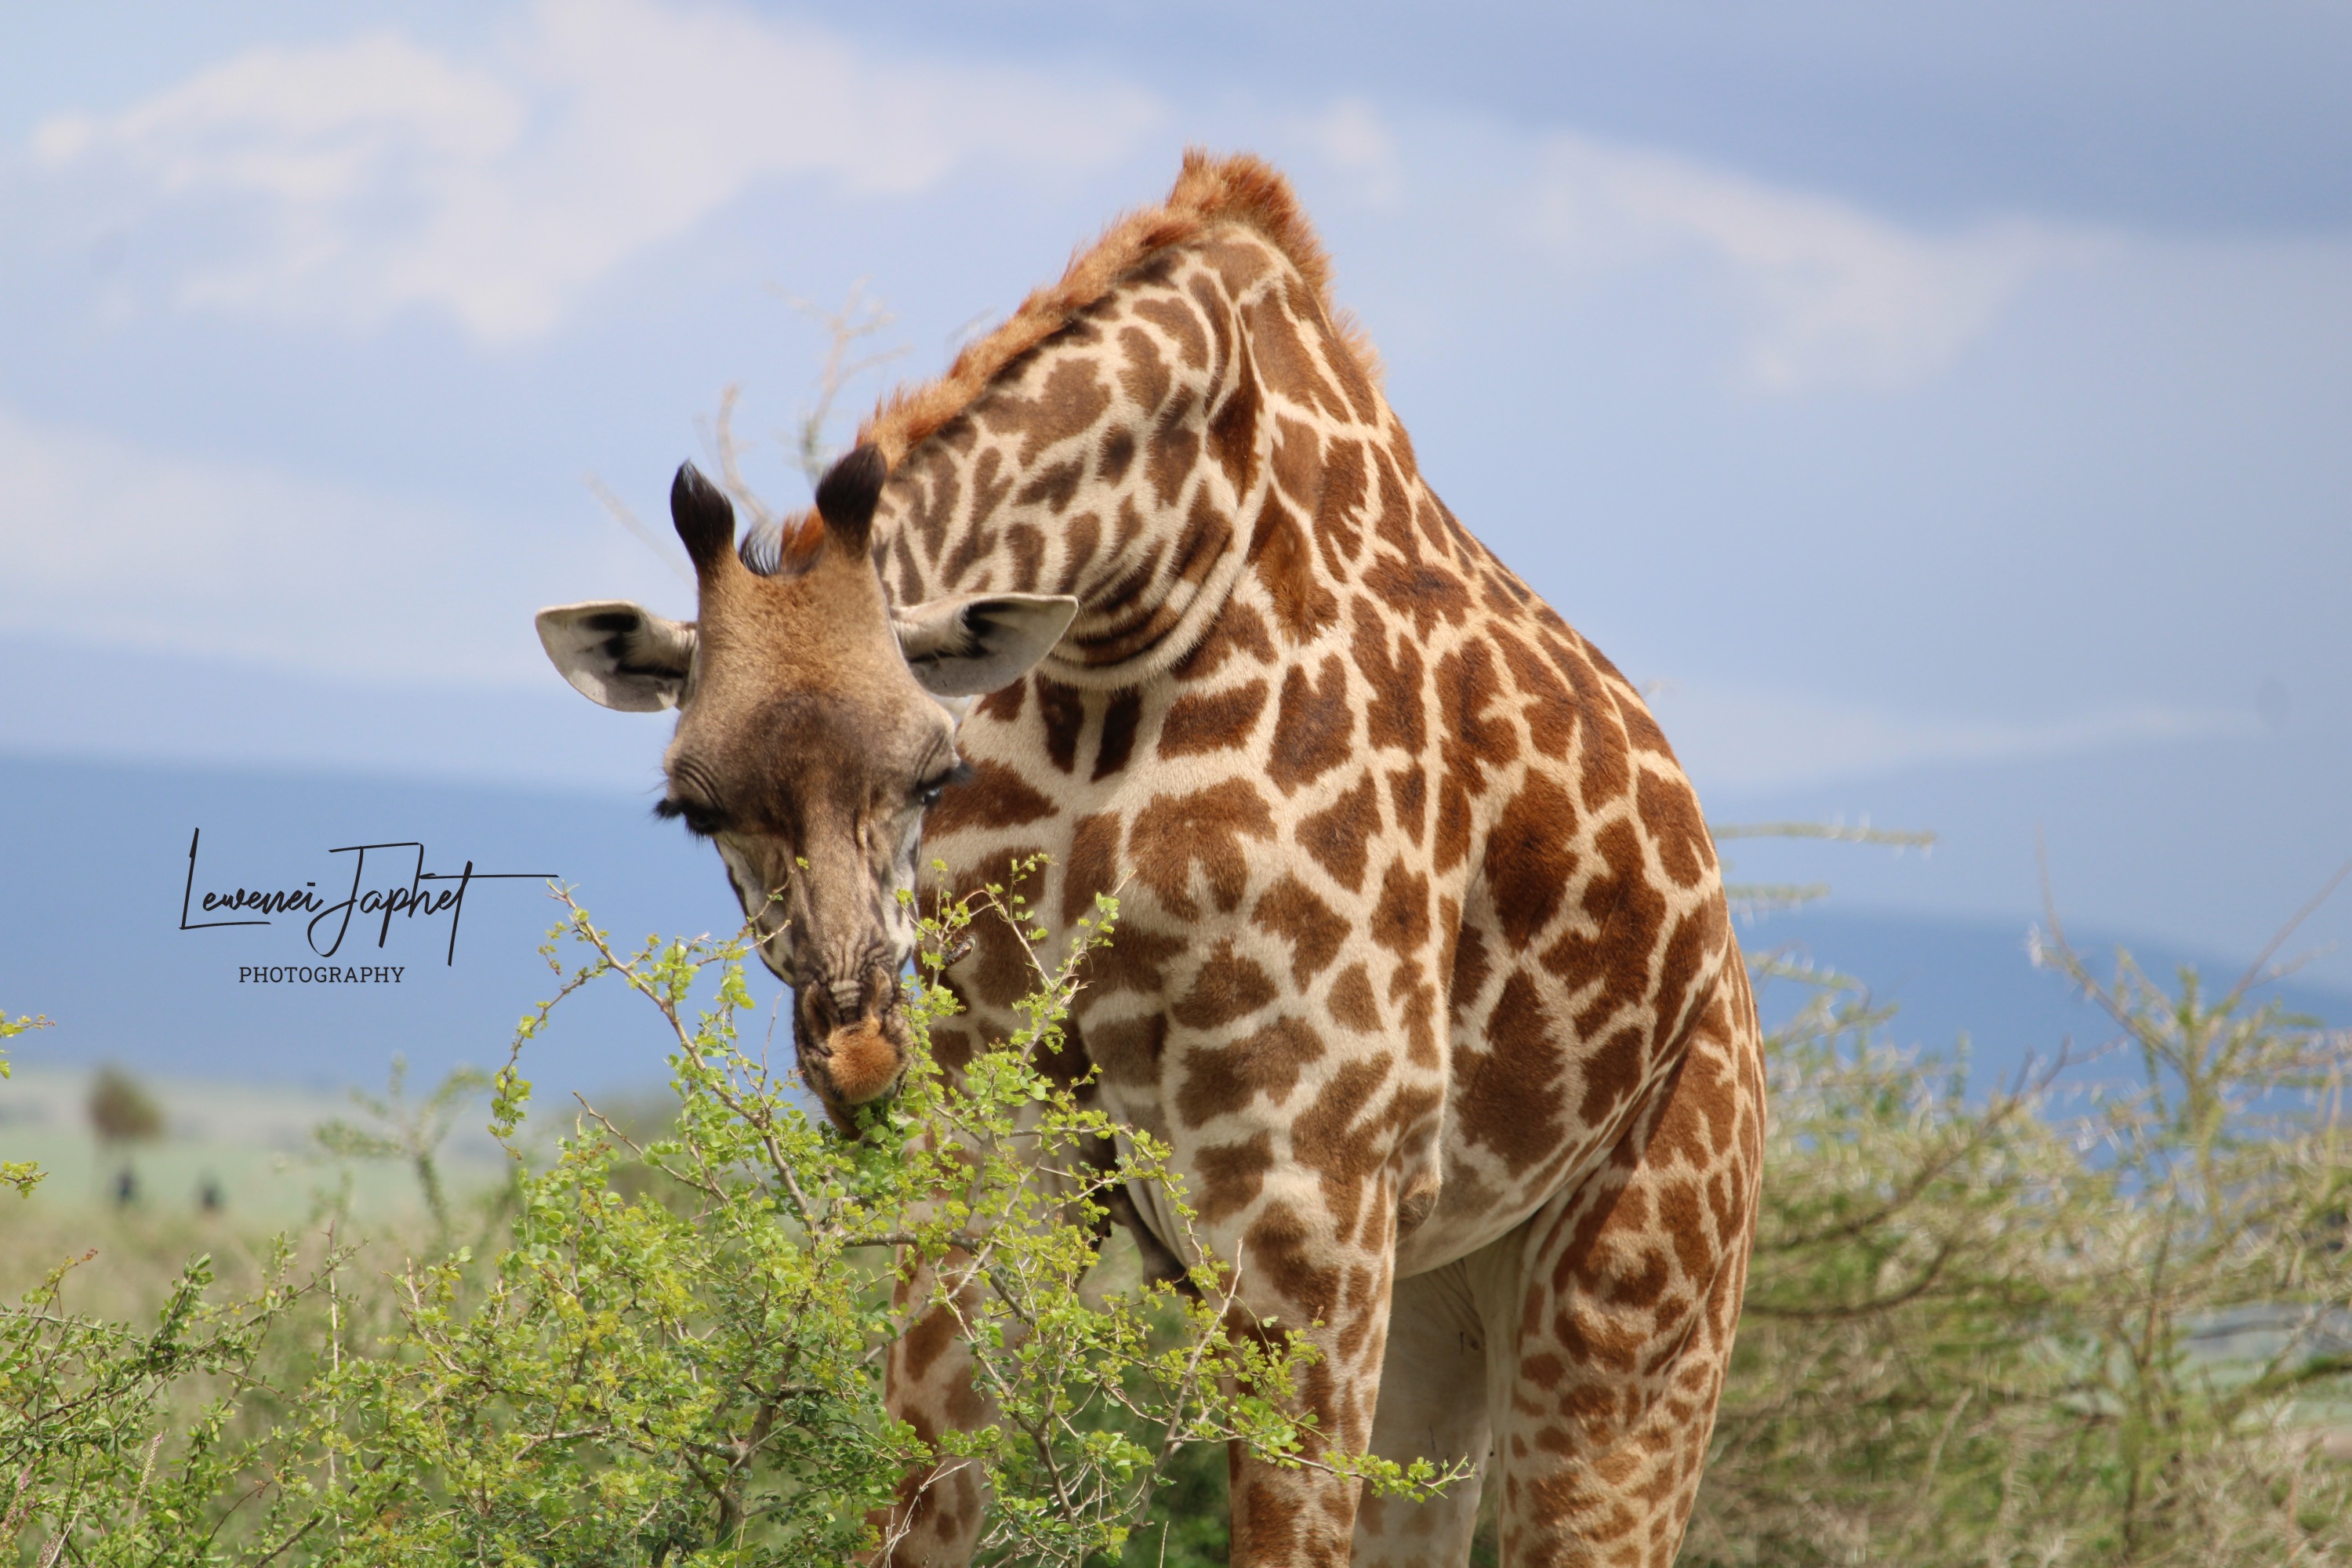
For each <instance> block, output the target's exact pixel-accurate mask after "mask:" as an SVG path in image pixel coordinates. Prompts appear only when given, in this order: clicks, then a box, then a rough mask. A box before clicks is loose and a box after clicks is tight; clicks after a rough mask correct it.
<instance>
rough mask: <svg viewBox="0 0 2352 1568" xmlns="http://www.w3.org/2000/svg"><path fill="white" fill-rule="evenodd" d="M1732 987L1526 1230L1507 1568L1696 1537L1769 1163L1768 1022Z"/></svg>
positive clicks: (1508, 1447) (1505, 1411) (1598, 1559)
mask: <svg viewBox="0 0 2352 1568" xmlns="http://www.w3.org/2000/svg"><path fill="white" fill-rule="evenodd" d="M1726 989H1727V991H1729V992H1730V993H1731V995H1730V997H1729V998H1727V999H1718V1000H1717V1002H1716V1004H1715V1005H1713V1006H1712V1007H1711V1008H1710V1009H1709V1010H1708V1011H1707V1012H1706V1014H1705V1015H1703V1016H1701V1018H1700V1019H1699V1021H1698V1023H1697V1025H1696V1027H1695V1030H1694V1033H1693V1037H1692V1039H1691V1042H1690V1046H1689V1049H1688V1052H1687V1054H1686V1055H1685V1058H1684V1059H1683V1061H1682V1062H1681V1063H1680V1065H1678V1066H1677V1067H1676V1068H1675V1070H1674V1072H1673V1073H1672V1074H1671V1075H1670V1076H1669V1077H1668V1078H1666V1079H1664V1081H1663V1082H1662V1083H1661V1084H1660V1085H1659V1089H1658V1092H1657V1094H1656V1095H1655V1097H1654V1099H1653V1100H1652V1101H1651V1103H1650V1104H1649V1105H1648V1106H1647V1107H1645V1108H1644V1109H1643V1111H1642V1112H1641V1114H1639V1115H1638V1116H1637V1117H1636V1118H1635V1120H1634V1121H1633V1125H1632V1126H1631V1127H1630V1128H1629V1130H1628V1131H1627V1133H1626V1135H1625V1138H1624V1141H1623V1142H1622V1143H1621V1144H1620V1145H1619V1146H1618V1149H1617V1150H1616V1152H1614V1154H1613V1155H1612V1158H1611V1160H1610V1162H1609V1163H1608V1164H1607V1165H1606V1166H1605V1167H1604V1168H1603V1169H1601V1171H1599V1172H1596V1173H1594V1174H1593V1176H1592V1177H1591V1178H1590V1179H1589V1180H1588V1181H1587V1182H1586V1183H1585V1184H1583V1185H1582V1186H1581V1187H1580V1188H1579V1189H1577V1190H1575V1191H1573V1192H1571V1193H1567V1194H1562V1195H1561V1196H1560V1197H1559V1198H1556V1199H1554V1200H1553V1201H1552V1202H1551V1203H1550V1204H1549V1205H1546V1206H1545V1207H1544V1208H1543V1209H1542V1210H1540V1211H1538V1214H1537V1215H1536V1216H1535V1218H1534V1220H1533V1221H1532V1222H1531V1224H1530V1226H1529V1227H1528V1232H1527V1238H1526V1245H1525V1251H1524V1254H1523V1263H1522V1269H1521V1289H1520V1296H1519V1312H1518V1321H1517V1344H1516V1345H1515V1346H1514V1351H1515V1354H1514V1356H1513V1358H1512V1365H1511V1366H1510V1368H1509V1369H1508V1372H1507V1374H1506V1376H1505V1377H1504V1378H1503V1379H1502V1380H1501V1381H1502V1383H1503V1384H1504V1387H1503V1389H1502V1391H1501V1392H1502V1394H1503V1397H1502V1398H1501V1399H1500V1400H1498V1401H1497V1402H1496V1452H1497V1459H1498V1461H1499V1468H1500V1470H1501V1472H1502V1481H1503V1491H1502V1498H1501V1507H1500V1510H1499V1519H1500V1523H1501V1534H1502V1548H1503V1551H1502V1556H1503V1563H1504V1564H1505V1568H1570V1565H1574V1568H1586V1565H1594V1568H1598V1565H1601V1564H1606V1565H1608V1568H1666V1565H1667V1564H1669V1563H1672V1562H1673V1561H1674V1556H1675V1549H1676V1548H1677V1546H1679V1545H1680V1543H1681V1541H1682V1533H1683V1526H1684V1524H1685V1522H1686V1521H1688V1519H1689V1517H1690V1510H1691V1506H1692V1504H1693V1502H1694V1501H1695V1500H1696V1497H1697V1493H1698V1482H1699V1472H1700V1469H1701V1467H1702V1465H1703V1463H1704V1461H1705V1459H1706V1447H1707V1439H1708V1437H1709V1436H1710V1434H1711V1433H1712V1431H1713V1428H1714V1424H1715V1405H1716V1396H1717V1393H1718V1392H1719V1391H1720V1390H1721V1388H1722V1385H1723V1374H1724V1369H1725V1366H1726V1363H1727V1362H1728V1361H1729V1359H1730V1355H1731V1338H1732V1331H1733V1329H1734V1328H1735V1327H1736V1326H1737V1324H1738V1318H1739V1300H1740V1293H1741V1290H1742V1289H1743V1288H1744V1286H1745V1283H1746V1279H1747V1271H1748V1245H1749V1242H1750V1241H1751V1240H1752V1238H1753V1233H1754V1224H1755V1205H1756V1193H1757V1180H1758V1173H1759V1166H1760V1164H1761V1161H1762V1154H1763V1148H1762V1140H1763V1131H1762V1128H1763V1110H1764V1086H1763V1069H1762V1060H1761V1055H1760V1050H1759V1045H1758V1040H1757V1032H1756V1026H1755V1022H1754V1012H1753V1009H1752V1005H1750V1004H1749V1003H1748V1000H1747V991H1746V988H1745V987H1744V986H1742V985H1739V984H1738V983H1737V981H1735V982H1734V983H1733V984H1731V985H1729V986H1727V987H1726ZM1498 1326H1499V1325H1498Z"/></svg>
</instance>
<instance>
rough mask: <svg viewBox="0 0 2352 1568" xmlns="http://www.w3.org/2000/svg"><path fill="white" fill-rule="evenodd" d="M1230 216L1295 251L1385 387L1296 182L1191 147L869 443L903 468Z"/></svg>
mask: <svg viewBox="0 0 2352 1568" xmlns="http://www.w3.org/2000/svg"><path fill="white" fill-rule="evenodd" d="M1223 223H1240V224H1246V225H1248V226H1250V227H1252V228H1254V229H1255V230H1257V231H1258V232H1259V233H1260V234H1262V235H1264V236H1265V237H1266V238H1267V239H1269V240H1271V241H1272V242H1273V243H1274V246H1275V247H1276V249H1278V250H1280V251H1281V252H1282V254H1283V255H1284V256H1286V257H1287V258H1289V260H1290V263H1291V265H1292V266H1294V267H1296V268H1298V270H1299V273H1300V275H1301V276H1302V277H1304V278H1305V279H1306V280H1307V288H1308V289H1312V290H1313V291H1314V295H1315V300H1316V303H1317V304H1318V305H1320V306H1321V307H1322V310H1323V314H1324V316H1325V317H1326V318H1327V319H1328V320H1329V321H1330V322H1331V324H1332V326H1333V327H1334V328H1335V329H1336V330H1337V331H1338V332H1339V339H1340V342H1341V343H1342V344H1343V345H1344V346H1345V348H1346V349H1347V351H1348V353H1349V354H1350V355H1351V356H1352V357H1353V358H1354V359H1355V361H1356V364H1357V367H1358V368H1359V369H1360V370H1361V371H1362V372H1363V373H1364V375H1365V377H1366V378H1367V379H1368V380H1370V381H1371V382H1372V384H1374V385H1378V384H1379V383H1380V363H1379V360H1378V359H1377V358H1376V357H1375V356H1374V354H1373V353H1372V349H1371V344H1370V342H1368V341H1366V339H1365V337H1364V335H1363V333H1362V331H1360V329H1359V328H1358V327H1357V326H1356V323H1355V321H1354V320H1353V318H1351V317H1349V315H1347V314H1346V313H1345V312H1344V311H1341V310H1338V309H1337V308H1335V307H1334V306H1333V304H1332V303H1331V264H1330V262H1329V261H1328V259H1327V258H1325V256H1324V254H1323V245H1322V242H1321V241H1320V240H1318V239H1317V238H1316V237H1315V230H1314V228H1313V227H1312V226H1310V225H1309V224H1308V223H1307V215H1306V214H1305V213H1302V212H1301V211H1299V210H1298V198H1297V196H1295V195H1292V194H1291V189H1290V182H1289V181H1288V180H1286V179H1284V178H1283V177H1282V175H1281V174H1280V173H1279V172H1277V171H1276V169H1275V167H1274V165H1273V164H1271V163H1267V162H1266V161H1265V159H1263V158H1259V157H1256V156H1255V155H1254V154H1251V153H1235V154H1233V155H1232V156H1230V157H1223V158H1217V157H1212V156H1210V154H1209V153H1206V152H1204V151H1202V149H1201V148H1198V147H1193V148H1188V149H1187V150H1186V151H1185V153H1184V167H1183V170H1182V172H1181V173H1180V174H1177V176H1176V184H1175V187H1174V188H1173V189H1172V190H1171V191H1170V192H1169V193H1168V199H1167V200H1166V201H1165V202H1163V203H1161V204H1160V205H1158V206H1156V207H1142V208H1139V209H1138V210H1136V211H1134V212H1131V213H1129V214H1128V215H1127V216H1124V217H1121V218H1118V219H1117V220H1116V221H1114V222H1113V223H1112V224H1111V226H1109V227H1108V228H1106V229H1105V230H1103V233H1102V237H1100V238H1099V239H1097V240H1096V241H1095V242H1094V244H1092V245H1090V246H1087V247H1083V248H1081V249H1079V250H1077V251H1076V252H1075V253H1074V254H1073V255H1072V256H1071V258H1070V264H1069V266H1068V267H1067V268H1065V269H1064V271H1063V273H1062V279H1061V281H1060V282H1058V283H1055V284H1052V285H1050V286H1048V287H1046V288H1044V289H1037V290H1035V291H1034V293H1032V294H1031V295H1030V296H1029V297H1028V298H1027V299H1026V300H1023V301H1021V308H1020V309H1019V310H1015V311H1013V314H1012V316H1011V317H1009V318H1008V319H1007V320H1006V321H1004V322H1003V324H1002V325H1000V326H999V327H997V328H996V329H995V330H994V331H991V332H989V333H988V334H987V335H986V336H985V337H982V338H980V339H978V340H976V341H974V342H971V343H967V344H966V345H965V346H964V348H963V351H962V352H961V353H959V354H957V355H956V357H955V363H953V364H951V365H950V366H949V367H948V373H947V374H945V375H943V376H941V377H940V378H939V379H938V380H937V381H933V382H929V383H927V384H923V385H920V386H912V387H908V386H901V387H898V388H897V389H896V390H894V391H892V392H891V393H890V394H888V395H887V396H885V397H884V398H883V399H882V401H881V403H880V404H878V405H876V407H875V410H874V412H873V413H872V414H871V415H869V416H867V417H866V422H865V423H864V424H863V425H861V426H858V431H857V439H858V441H859V443H860V444H861V445H863V444H865V443H866V442H871V443H873V444H874V445H876V446H877V447H881V448H882V455H883V457H884V458H886V459H887V461H888V462H889V464H890V466H891V467H892V468H897V467H898V463H899V462H900V461H901V460H902V459H903V458H905V457H906V455H907V453H908V451H909V450H911V449H912V448H913V447H915V445H916V444H917V443H919V441H921V440H922V439H923V438H924V437H927V436H929V435H930V434H931V433H932V432H933V431H935V430H937V429H939V428H940V426H943V425H945V424H947V423H948V421H950V420H951V419H953V418H954V417H955V416H957V415H959V414H961V413H962V412H963V411H964V409H965V408H967V407H969V406H970V405H971V401H972V399H974V398H976V397H978V396H979V395H980V394H981V393H982V391H983V390H985V389H986V387H987V386H988V384H989V383H990V382H991V381H992V380H994V379H995V377H996V375H997V374H998V373H999V372H1000V371H1002V370H1003V369H1004V367H1005V366H1006V365H1008V364H1010V363H1013V361H1014V360H1015V359H1018V358H1019V357H1020V356H1021V355H1023V354H1024V353H1028V352H1029V351H1030V350H1031V349H1033V348H1034V347H1036V346H1037V344H1039V343H1041V342H1044V341H1045V339H1046V338H1048V337H1051V336H1052V335H1053V334H1054V333H1055V332H1057V331H1061V330H1062V328H1063V327H1064V326H1066V325H1067V324H1068V323H1069V321H1071V319H1072V318H1073V317H1075V316H1076V315H1077V313H1078V312H1079V311H1081V310H1085V309H1086V308H1087V306H1089V305H1092V304H1094V303H1095V302H1096V301H1097V300H1100V299H1101V298H1102V297H1103V296H1104V295H1105V294H1108V292H1110V290H1111V289H1112V287H1113V286H1114V285H1115V284H1117V283H1118V281H1119V279H1122V278H1124V277H1125V276H1126V275H1127V274H1128V273H1129V272H1131V271H1133V270H1134V269H1135V268H1137V267H1139V266H1140V265H1142V264H1143V263H1144V262H1145V261H1147V260H1149V259H1150V258H1151V257H1152V256H1153V255H1154V254H1156V253H1157V252H1159V251H1161V250H1164V249H1166V248H1167V247H1170V246H1171V245H1181V244H1182V243H1184V242H1185V241H1186V240H1189V239H1192V238H1196V237H1199V236H1201V235H1202V234H1205V233H1207V232H1208V231H1209V230H1210V229H1212V228H1213V227H1215V226H1217V225H1219V224H1223Z"/></svg>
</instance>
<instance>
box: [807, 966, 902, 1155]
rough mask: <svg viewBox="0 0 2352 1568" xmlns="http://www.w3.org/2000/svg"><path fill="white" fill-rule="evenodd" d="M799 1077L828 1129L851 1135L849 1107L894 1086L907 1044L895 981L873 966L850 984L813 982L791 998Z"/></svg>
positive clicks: (852, 1123)
mask: <svg viewBox="0 0 2352 1568" xmlns="http://www.w3.org/2000/svg"><path fill="white" fill-rule="evenodd" d="M793 1002H794V1005H793V1045H794V1046H795V1047H796V1048H797V1050H798V1052H799V1055H800V1066H801V1076H802V1078H803V1079H805V1080H806V1081H807V1083H808V1086H809V1088H810V1089H812V1090H813V1091H814V1093H815V1095H816V1097H817V1099H818V1100H820V1101H822V1102H823V1104H824V1109H825V1113H826V1114H827V1115H828V1116H830V1117H831V1118H832V1119H833V1122H834V1125H835V1126H836V1127H838V1128H840V1129H841V1131H843V1132H844V1133H846V1134H848V1135H850V1136H853V1137H854V1136H856V1131H857V1123H856V1117H855V1116H854V1115H853V1114H852V1112H853V1111H854V1110H855V1108H856V1107H857V1106H860V1105H866V1104H870V1103H872V1102H873V1101H875V1100H879V1099H881V1098H882V1097H883V1096H885V1095H887V1094H888V1093H889V1092H890V1091H891V1090H892V1089H896V1088H897V1087H898V1079H899V1077H900V1075H902V1074H903V1073H904V1072H905V1071H906V1067H907V1053H908V1046H909V1044H910V1040H909V1037H908V1030H907V1020H906V1016H905V1014H904V1012H903V1011H902V1010H901V1008H900V1006H899V1004H898V981H897V977H896V976H895V975H894V974H893V973H891V972H890V971H888V970H887V969H882V968H878V967H877V968H874V969H870V970H868V971H867V972H866V974H864V975H863V976H862V977H860V978H859V979H857V980H855V981H850V982H835V983H833V984H826V983H824V982H822V981H819V982H814V983H812V984H806V985H803V986H801V987H800V988H799V989H798V990H797V991H796V992H795V993H794V994H793Z"/></svg>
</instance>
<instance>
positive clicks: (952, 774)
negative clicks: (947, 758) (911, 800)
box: [915, 763, 971, 810]
mask: <svg viewBox="0 0 2352 1568" xmlns="http://www.w3.org/2000/svg"><path fill="white" fill-rule="evenodd" d="M970 777H971V763H957V764H956V765H955V766H953V767H951V768H950V769H949V770H948V771H947V772H945V773H940V774H937V775H935V776H933V777H931V778H929V779H928V780H926V781H924V782H923V783H921V784H917V785H916V786H915V799H916V801H917V803H918V804H919V805H921V806H922V807H923V808H924V809H925V810H929V808H930V807H932V806H935V805H939V804H940V795H942V794H944V793H945V792H946V790H947V788H948V786H949V785H950V784H961V783H963V781H964V780H966V779H968V778H970Z"/></svg>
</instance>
